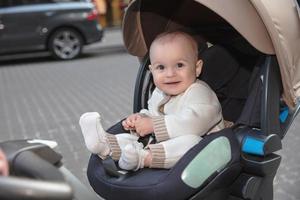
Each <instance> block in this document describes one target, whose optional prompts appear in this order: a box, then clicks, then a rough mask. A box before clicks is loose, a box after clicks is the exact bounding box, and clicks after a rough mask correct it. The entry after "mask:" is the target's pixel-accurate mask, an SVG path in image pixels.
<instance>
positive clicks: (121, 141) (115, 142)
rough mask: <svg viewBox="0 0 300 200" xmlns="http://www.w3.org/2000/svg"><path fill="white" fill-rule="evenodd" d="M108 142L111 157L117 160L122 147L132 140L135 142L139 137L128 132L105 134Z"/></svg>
mask: <svg viewBox="0 0 300 200" xmlns="http://www.w3.org/2000/svg"><path fill="white" fill-rule="evenodd" d="M107 139H108V143H109V146H110V149H111V157H112V159H113V160H119V159H120V156H121V152H122V151H123V150H124V148H125V147H126V146H127V145H128V144H131V143H133V142H136V141H137V140H138V139H139V138H138V137H137V136H135V135H131V134H129V133H121V134H116V135H112V134H107Z"/></svg>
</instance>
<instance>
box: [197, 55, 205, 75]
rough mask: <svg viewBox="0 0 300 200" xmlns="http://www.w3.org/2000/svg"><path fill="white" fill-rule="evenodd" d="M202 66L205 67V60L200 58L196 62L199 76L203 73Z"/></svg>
mask: <svg viewBox="0 0 300 200" xmlns="http://www.w3.org/2000/svg"><path fill="white" fill-rule="evenodd" d="M202 67H203V61H202V60H201V59H200V60H198V61H197V63H196V75H197V77H198V76H199V75H200V74H201V71H202Z"/></svg>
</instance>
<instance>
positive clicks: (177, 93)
mask: <svg viewBox="0 0 300 200" xmlns="http://www.w3.org/2000/svg"><path fill="white" fill-rule="evenodd" d="M161 91H163V92H164V93H165V94H166V95H168V96H177V95H180V94H182V93H184V91H185V90H177V91H170V90H163V89H161Z"/></svg>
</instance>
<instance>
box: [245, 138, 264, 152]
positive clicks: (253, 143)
mask: <svg viewBox="0 0 300 200" xmlns="http://www.w3.org/2000/svg"><path fill="white" fill-rule="evenodd" d="M242 151H243V152H244V153H249V154H255V155H260V156H263V155H264V141H262V140H260V139H258V138H254V137H251V136H246V138H245V139H244V143H243V146H242Z"/></svg>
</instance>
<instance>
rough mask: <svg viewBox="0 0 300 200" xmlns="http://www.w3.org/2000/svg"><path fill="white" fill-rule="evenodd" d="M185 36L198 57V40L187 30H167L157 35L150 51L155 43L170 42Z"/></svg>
mask: <svg viewBox="0 0 300 200" xmlns="http://www.w3.org/2000/svg"><path fill="white" fill-rule="evenodd" d="M178 36H180V37H184V38H185V39H186V40H187V41H189V43H190V44H191V47H192V48H193V51H194V52H195V56H196V57H198V43H197V41H196V40H195V39H194V38H193V37H192V36H191V35H190V34H189V33H187V32H185V31H169V32H168V31H166V32H163V33H161V34H159V35H157V36H156V37H155V39H154V40H153V42H152V44H151V46H150V51H151V47H152V45H153V44H154V43H156V42H159V43H165V42H170V41H172V40H174V39H176V37H178Z"/></svg>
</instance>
